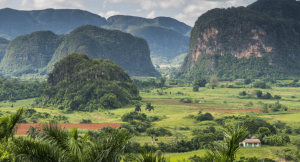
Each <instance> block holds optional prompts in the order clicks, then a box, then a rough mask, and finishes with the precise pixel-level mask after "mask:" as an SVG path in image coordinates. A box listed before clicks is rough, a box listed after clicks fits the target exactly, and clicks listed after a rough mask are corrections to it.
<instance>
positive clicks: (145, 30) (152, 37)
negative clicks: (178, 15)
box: [128, 26, 190, 59]
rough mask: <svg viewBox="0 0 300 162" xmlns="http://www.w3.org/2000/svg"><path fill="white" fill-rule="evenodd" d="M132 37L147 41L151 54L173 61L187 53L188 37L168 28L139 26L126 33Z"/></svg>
mask: <svg viewBox="0 0 300 162" xmlns="http://www.w3.org/2000/svg"><path fill="white" fill-rule="evenodd" d="M128 32H129V33H131V34H132V35H134V36H137V37H142V38H144V39H146V40H147V42H148V44H149V48H150V51H151V54H153V55H157V56H162V57H166V58H167V59H173V58H174V57H176V56H178V55H180V54H183V53H186V52H187V51H188V42H189V39H190V38H189V37H186V36H183V35H181V34H180V33H179V32H177V31H175V30H172V29H170V28H165V27H160V26H141V27H138V28H134V29H131V30H129V31H128Z"/></svg>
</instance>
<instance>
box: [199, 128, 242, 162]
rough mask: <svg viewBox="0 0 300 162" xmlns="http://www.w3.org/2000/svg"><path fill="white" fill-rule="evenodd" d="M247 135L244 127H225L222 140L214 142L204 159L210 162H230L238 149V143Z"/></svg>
mask: <svg viewBox="0 0 300 162" xmlns="http://www.w3.org/2000/svg"><path fill="white" fill-rule="evenodd" d="M246 134H247V129H246V128H245V127H241V128H240V127H236V128H235V127H226V129H225V130H224V140H223V141H218V142H214V143H213V145H212V147H211V152H208V154H207V155H206V156H205V157H204V158H205V159H206V161H210V162H232V161H234V160H235V155H236V153H237V151H238V149H239V147H240V146H239V142H240V141H242V139H243V138H244V136H245V135H246Z"/></svg>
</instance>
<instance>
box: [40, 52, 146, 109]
mask: <svg viewBox="0 0 300 162" xmlns="http://www.w3.org/2000/svg"><path fill="white" fill-rule="evenodd" d="M131 82H132V80H131V79H130V77H129V75H128V74H127V73H125V71H124V70H123V69H122V68H121V67H120V66H118V65H116V64H115V63H114V62H113V61H110V60H100V59H91V58H89V57H88V56H87V55H85V54H76V53H74V54H70V55H68V56H66V57H64V58H63V59H62V60H60V61H59V62H57V63H56V64H55V67H54V69H53V71H52V73H50V74H49V77H48V79H47V87H46V88H45V91H44V94H43V95H42V96H41V97H39V98H37V99H36V103H37V104H40V105H42V106H45V105H46V106H50V105H51V106H56V107H62V108H60V109H64V110H65V111H93V110H98V109H115V108H120V107H122V106H125V105H127V104H129V103H131V102H133V101H132V100H140V99H141V97H140V96H139V90H138V89H137V87H136V86H134V85H132V84H131Z"/></svg>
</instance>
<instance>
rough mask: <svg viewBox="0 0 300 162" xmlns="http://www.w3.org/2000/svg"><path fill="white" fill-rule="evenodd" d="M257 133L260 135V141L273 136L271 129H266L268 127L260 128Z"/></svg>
mask: <svg viewBox="0 0 300 162" xmlns="http://www.w3.org/2000/svg"><path fill="white" fill-rule="evenodd" d="M257 133H258V138H259V139H260V140H263V138H264V137H265V136H269V135H271V131H270V129H269V128H266V127H259V129H258V131H257Z"/></svg>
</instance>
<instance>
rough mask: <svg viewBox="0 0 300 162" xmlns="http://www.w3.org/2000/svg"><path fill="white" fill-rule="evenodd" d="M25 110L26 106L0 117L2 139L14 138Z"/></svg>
mask: <svg viewBox="0 0 300 162" xmlns="http://www.w3.org/2000/svg"><path fill="white" fill-rule="evenodd" d="M23 112H24V108H19V109H18V110H17V111H16V112H15V113H13V114H9V115H6V116H2V117H1V118H0V140H2V139H6V140H8V139H9V138H13V136H14V134H15V132H16V131H17V126H16V125H17V123H18V122H19V120H20V119H21V116H22V114H23Z"/></svg>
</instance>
